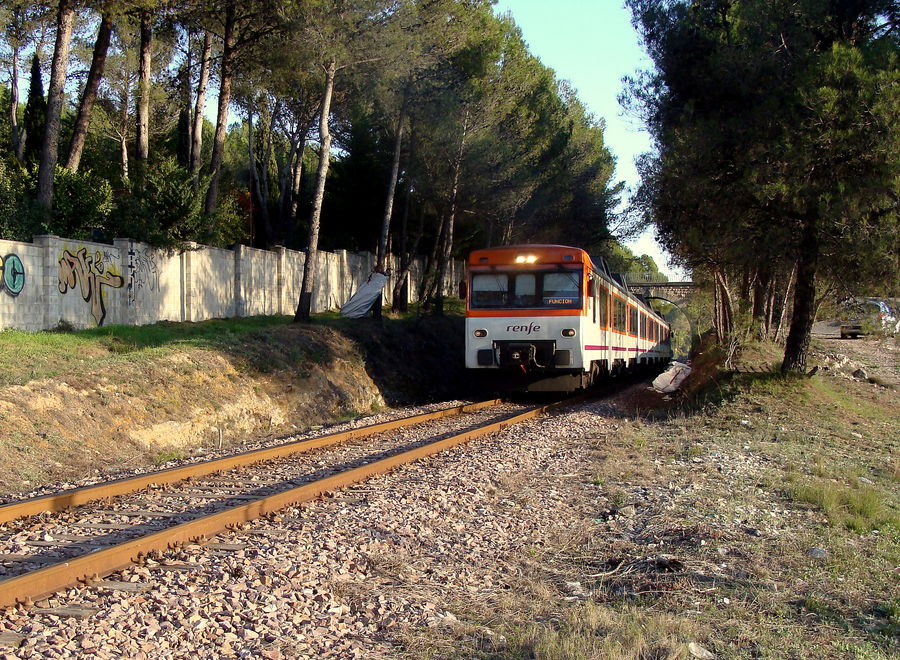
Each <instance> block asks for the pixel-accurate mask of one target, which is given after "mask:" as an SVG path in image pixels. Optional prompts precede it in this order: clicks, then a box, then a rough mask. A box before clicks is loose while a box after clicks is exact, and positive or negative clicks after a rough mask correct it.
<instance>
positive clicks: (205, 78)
mask: <svg viewBox="0 0 900 660" xmlns="http://www.w3.org/2000/svg"><path fill="white" fill-rule="evenodd" d="M211 60H212V34H211V33H210V32H209V31H208V30H206V31H204V32H203V54H202V55H201V56H200V81H199V82H198V83H197V105H196V106H195V107H194V126H193V128H191V165H190V168H191V173H192V174H193V175H194V188H195V189H196V188H197V187H198V186H199V185H200V157H201V152H202V150H203V112H204V111H205V110H206V88H207V86H208V85H209V69H210V62H211ZM216 128H217V130H218V127H216Z"/></svg>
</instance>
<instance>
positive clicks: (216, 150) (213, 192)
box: [204, 0, 236, 214]
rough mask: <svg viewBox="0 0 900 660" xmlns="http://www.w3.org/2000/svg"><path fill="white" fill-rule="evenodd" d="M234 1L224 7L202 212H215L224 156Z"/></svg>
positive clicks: (231, 76)
mask: <svg viewBox="0 0 900 660" xmlns="http://www.w3.org/2000/svg"><path fill="white" fill-rule="evenodd" d="M234 3H235V0H230V1H229V2H228V3H227V4H226V5H225V32H224V35H223V36H224V42H225V43H224V45H223V49H222V72H221V74H220V76H219V111H218V113H217V115H216V135H215V138H214V139H213V150H212V160H211V162H210V179H209V189H208V190H207V191H206V203H205V204H204V211H205V212H206V213H207V214H210V213H212V212H213V211H215V210H216V205H217V203H218V198H219V179H220V178H221V177H222V158H223V156H224V154H225V130H226V128H227V124H228V104H229V103H230V102H231V82H232V78H233V77H234V56H235V53H234V42H235V40H234V20H235V11H236V10H235V6H234Z"/></svg>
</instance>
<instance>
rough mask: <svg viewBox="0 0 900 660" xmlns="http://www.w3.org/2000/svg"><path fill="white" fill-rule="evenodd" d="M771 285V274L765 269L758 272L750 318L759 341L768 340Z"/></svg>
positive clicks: (754, 284)
mask: <svg viewBox="0 0 900 660" xmlns="http://www.w3.org/2000/svg"><path fill="white" fill-rule="evenodd" d="M771 284H772V274H771V272H770V271H769V270H768V269H767V268H765V267H761V268H759V269H758V270H757V272H756V277H755V278H754V280H753V303H752V305H751V308H750V309H751V312H750V316H751V318H752V319H753V327H754V329H755V331H756V336H757V338H758V339H765V338H766V333H767V328H766V326H767V323H766V316H767V315H766V307H767V302H768V300H769V290H770V287H771Z"/></svg>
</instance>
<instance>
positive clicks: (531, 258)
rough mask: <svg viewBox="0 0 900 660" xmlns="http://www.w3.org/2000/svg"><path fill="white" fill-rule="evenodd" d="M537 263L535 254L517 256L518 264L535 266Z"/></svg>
mask: <svg viewBox="0 0 900 660" xmlns="http://www.w3.org/2000/svg"><path fill="white" fill-rule="evenodd" d="M535 261H537V256H535V255H533V254H520V255H517V256H516V263H517V264H533V263H534V262H535Z"/></svg>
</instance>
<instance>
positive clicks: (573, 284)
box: [520, 271, 581, 307]
mask: <svg viewBox="0 0 900 660" xmlns="http://www.w3.org/2000/svg"><path fill="white" fill-rule="evenodd" d="M520 277H521V276H520ZM543 288H544V290H543V303H544V305H545V306H546V307H557V306H560V307H571V306H572V304H573V303H575V302H578V301H579V300H580V299H581V295H580V294H581V292H580V288H581V273H573V272H571V271H566V272H562V273H544V287H543Z"/></svg>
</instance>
